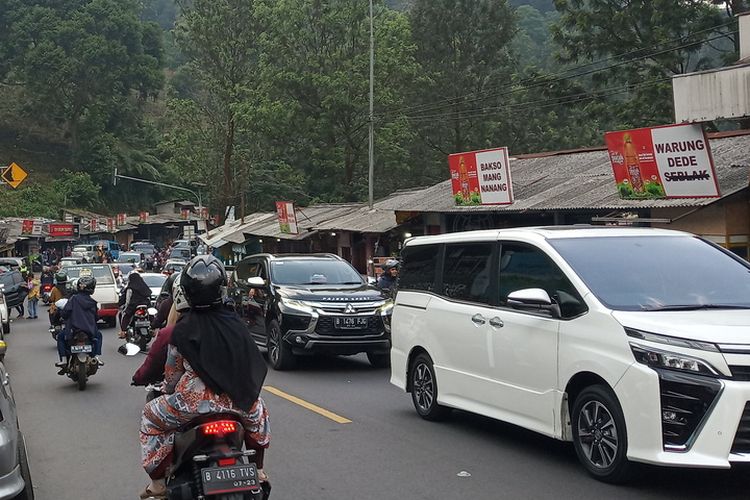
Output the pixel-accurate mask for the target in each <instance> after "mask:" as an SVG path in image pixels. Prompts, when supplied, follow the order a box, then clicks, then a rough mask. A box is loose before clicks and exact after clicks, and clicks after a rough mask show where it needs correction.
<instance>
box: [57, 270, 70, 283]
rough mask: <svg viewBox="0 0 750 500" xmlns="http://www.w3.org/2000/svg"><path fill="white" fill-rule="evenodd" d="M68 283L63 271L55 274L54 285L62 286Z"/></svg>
mask: <svg viewBox="0 0 750 500" xmlns="http://www.w3.org/2000/svg"><path fill="white" fill-rule="evenodd" d="M67 282H68V275H67V274H66V273H65V271H58V272H57V273H56V274H55V283H57V284H58V285H63V284H65V283H67Z"/></svg>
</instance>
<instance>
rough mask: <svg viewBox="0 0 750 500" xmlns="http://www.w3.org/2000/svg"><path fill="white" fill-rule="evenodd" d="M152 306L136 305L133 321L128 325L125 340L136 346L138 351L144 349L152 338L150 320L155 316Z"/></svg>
mask: <svg viewBox="0 0 750 500" xmlns="http://www.w3.org/2000/svg"><path fill="white" fill-rule="evenodd" d="M156 313H157V310H156V308H154V307H148V306H138V307H136V309H135V313H134V314H133V321H131V323H130V326H128V329H127V332H126V336H125V342H126V344H133V345H136V346H138V349H139V351H145V350H146V347H147V346H148V344H149V342H151V339H153V338H154V329H153V328H152V327H151V322H152V320H153V319H154V317H155V316H156Z"/></svg>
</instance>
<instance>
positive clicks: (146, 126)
mask: <svg viewBox="0 0 750 500" xmlns="http://www.w3.org/2000/svg"><path fill="white" fill-rule="evenodd" d="M714 3H722V2H707V1H699V0H634V1H632V2H629V3H628V6H627V7H625V8H622V9H615V7H613V6H612V2H608V1H605V0H591V1H588V2H579V1H573V0H554V1H553V0H527V1H522V0H376V2H375V6H376V18H375V30H376V66H375V173H376V186H375V192H376V196H384V195H386V194H388V193H390V192H392V191H394V190H396V189H400V188H406V187H411V186H422V185H428V184H431V183H435V182H438V181H441V180H443V179H446V178H447V176H448V171H447V163H446V155H448V154H450V153H453V152H458V151H467V150H473V149H482V148H489V147H497V146H508V147H509V148H510V149H511V152H512V153H514V154H520V153H526V152H536V151H544V150H558V149H569V148H575V147H582V146H591V145H599V144H601V143H602V134H603V133H604V132H605V131H607V130H612V129H622V128H629V127H636V126H647V125H657V124H665V123H670V122H671V121H672V119H673V118H672V103H671V86H670V83H669V77H671V76H672V75H674V74H679V73H685V72H688V71H694V70H700V69H705V68H710V67H716V66H720V65H723V64H725V63H726V62H729V61H733V60H736V52H735V43H736V40H735V39H734V35H733V34H732V32H733V31H734V30H736V21H735V20H734V19H733V18H732V17H731V15H732V14H733V12H734V10H733V9H739V8H741V7H742V6H743V5H742V2H738V1H735V2H731V3H730V5H729V7H728V8H724V7H726V6H716V5H713V4H714ZM368 16H369V11H368V5H367V2H362V1H359V0H356V1H355V0H328V1H325V2H321V1H319V0H190V1H187V0H184V1H183V0H177V1H176V0H65V1H61V2H48V1H46V0H0V26H3V27H5V28H6V29H3V30H0V92H1V93H2V99H0V163H4V164H8V163H10V162H11V161H16V162H17V163H20V164H21V165H22V166H23V167H24V168H26V169H27V170H28V171H29V173H30V174H31V175H30V177H29V179H28V180H27V182H25V183H24V185H23V187H22V188H21V189H19V190H17V191H10V190H9V189H7V188H5V189H4V190H3V191H0V216H2V215H47V216H54V215H56V214H57V211H58V210H59V208H60V207H61V206H62V205H65V204H68V205H70V204H75V205H76V206H79V207H81V208H89V209H93V210H98V211H101V212H106V213H114V212H117V211H123V210H124V211H131V212H132V211H134V210H139V209H141V208H148V206H149V205H150V204H151V203H152V202H153V201H155V200H156V199H157V198H160V197H166V196H172V195H174V194H175V193H169V192H168V191H163V190H162V191H160V190H155V189H152V188H150V187H144V185H140V184H134V183H130V182H122V183H120V184H119V185H118V186H117V187H114V186H113V185H112V182H111V181H112V174H113V172H114V169H115V168H117V169H118V170H119V172H121V173H122V174H125V175H130V176H135V177H142V178H147V179H152V180H160V181H163V182H169V183H176V184H180V185H189V183H191V182H200V183H205V184H206V187H205V188H203V189H204V193H205V196H204V199H206V198H207V199H208V200H209V203H210V205H211V208H212V210H213V211H214V212H221V211H223V209H222V207H224V206H226V205H237V206H238V209H239V208H240V207H243V206H244V207H245V211H246V212H250V211H252V210H258V209H264V210H265V209H269V208H272V206H273V202H274V201H275V200H277V199H288V200H291V201H296V202H298V203H301V204H305V203H309V202H312V201H331V202H339V201H355V200H363V199H365V198H366V196H367V165H368V126H369V117H368V106H369V99H368V94H369V84H368V77H369V55H368V53H369V18H368ZM180 196H181V195H180Z"/></svg>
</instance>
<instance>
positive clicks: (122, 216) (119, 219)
mask: <svg viewBox="0 0 750 500" xmlns="http://www.w3.org/2000/svg"><path fill="white" fill-rule="evenodd" d="M126 217H127V214H117V225H118V226H124V225H125V218H126Z"/></svg>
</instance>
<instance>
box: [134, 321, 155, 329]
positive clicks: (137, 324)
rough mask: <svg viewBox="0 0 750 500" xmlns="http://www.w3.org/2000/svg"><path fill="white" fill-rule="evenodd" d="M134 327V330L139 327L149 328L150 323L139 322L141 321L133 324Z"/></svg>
mask: <svg viewBox="0 0 750 500" xmlns="http://www.w3.org/2000/svg"><path fill="white" fill-rule="evenodd" d="M135 326H136V328H139V327H142V326H145V327H150V326H151V323H149V322H148V321H147V320H141V321H136V322H135Z"/></svg>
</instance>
